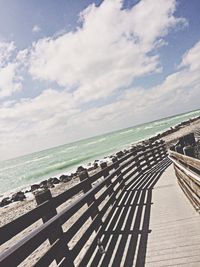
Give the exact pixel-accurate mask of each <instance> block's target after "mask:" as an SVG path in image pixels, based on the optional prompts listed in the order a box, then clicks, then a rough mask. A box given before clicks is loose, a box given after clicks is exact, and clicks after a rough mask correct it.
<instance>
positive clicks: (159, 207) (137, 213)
mask: <svg viewBox="0 0 200 267" xmlns="http://www.w3.org/2000/svg"><path fill="white" fill-rule="evenodd" d="M113 211H114V212H113V214H112V215H110V216H109V217H108V218H107V220H106V222H105V224H104V227H103V229H102V230H101V231H100V233H98V238H99V239H100V240H101V244H102V246H103V247H104V249H105V253H102V254H100V253H99V251H98V250H96V254H95V255H94V254H93V253H92V252H91V254H90V251H88V253H87V254H88V255H87V256H88V257H85V258H86V259H90V260H88V261H87V260H86V261H85V262H84V263H83V265H81V266H101V267H104V266H113V267H116V266H124V267H129V266H147V267H148V266H149V267H156V266H158V267H160V266H195V267H197V266H200V231H199V228H200V218H199V214H198V213H197V212H196V211H195V210H194V208H193V206H192V205H191V203H190V202H189V201H188V199H187V198H186V196H185V195H184V194H183V192H182V190H181V189H180V187H179V186H178V184H177V178H176V176H175V173H174V169H173V166H172V165H170V162H169V160H168V159H165V160H164V161H163V162H161V163H159V164H158V166H156V167H155V168H153V169H152V170H151V171H149V172H147V173H146V174H144V175H143V176H142V177H140V179H139V180H137V181H135V182H134V183H133V184H132V185H131V186H130V187H129V188H128V189H127V190H126V191H125V192H124V194H123V196H122V197H121V198H120V200H119V201H118V202H117V203H116V204H115V208H114V209H113Z"/></svg>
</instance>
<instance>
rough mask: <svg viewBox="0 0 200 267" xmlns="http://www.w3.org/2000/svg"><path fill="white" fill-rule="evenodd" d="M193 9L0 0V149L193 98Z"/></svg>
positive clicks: (196, 93)
mask: <svg viewBox="0 0 200 267" xmlns="http://www.w3.org/2000/svg"><path fill="white" fill-rule="evenodd" d="M199 11H200V1H198V0H191V1H187V0H177V1H175V0H141V1H136V0H124V1H123V0H105V1H100V0H99V1H92V0H80V1H73V0H67V1H64V0H59V1H50V0H48V1H47V0H40V1H39V0H36V1H26V0H15V1H13V0H0V146H1V150H2V156H1V158H0V159H5V158H9V157H14V156H19V155H22V154H26V153H30V152H33V151H37V150H41V149H45V148H48V147H52V146H56V145H60V144H64V143H69V142H71V141H74V140H77V139H81V138H86V137H90V136H93V135H96V134H101V133H103V132H108V131H113V130H117V129H120V128H124V127H129V126H132V125H135V124H138V123H143V122H147V121H151V120H155V119H159V118H161V117H165V116H170V115H173V114H177V113H182V112H186V111H190V110H193V109H197V108H199V97H200V86H199V83H200V77H199V76H200V75H199V74H200V63H199V62H200V27H199V25H200V16H199Z"/></svg>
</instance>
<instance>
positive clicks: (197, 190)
mask: <svg viewBox="0 0 200 267" xmlns="http://www.w3.org/2000/svg"><path fill="white" fill-rule="evenodd" d="M169 158H170V159H171V160H172V161H173V163H174V168H175V173H176V176H177V179H178V183H179V185H180V187H181V188H182V190H183V192H184V193H185V194H186V196H187V197H188V198H189V200H190V201H191V203H192V205H193V206H194V207H195V209H196V210H197V211H199V210H200V160H199V159H195V158H192V157H188V156H185V155H182V154H180V153H177V152H175V151H171V150H170V151H169Z"/></svg>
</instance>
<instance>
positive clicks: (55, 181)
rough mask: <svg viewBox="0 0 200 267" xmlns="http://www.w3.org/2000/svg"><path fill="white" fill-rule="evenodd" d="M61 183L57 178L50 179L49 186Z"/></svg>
mask: <svg viewBox="0 0 200 267" xmlns="http://www.w3.org/2000/svg"><path fill="white" fill-rule="evenodd" d="M59 183H60V180H59V179H58V178H56V177H54V178H49V179H48V184H59Z"/></svg>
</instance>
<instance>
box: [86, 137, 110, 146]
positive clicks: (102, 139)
mask: <svg viewBox="0 0 200 267" xmlns="http://www.w3.org/2000/svg"><path fill="white" fill-rule="evenodd" d="M105 140H106V138H101V139H99V140H96V141H92V142H89V143H86V144H85V145H84V146H91V145H95V144H98V143H101V142H103V141H105Z"/></svg>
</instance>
